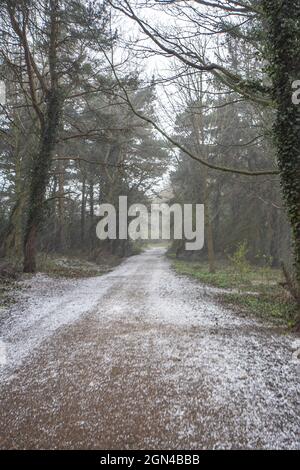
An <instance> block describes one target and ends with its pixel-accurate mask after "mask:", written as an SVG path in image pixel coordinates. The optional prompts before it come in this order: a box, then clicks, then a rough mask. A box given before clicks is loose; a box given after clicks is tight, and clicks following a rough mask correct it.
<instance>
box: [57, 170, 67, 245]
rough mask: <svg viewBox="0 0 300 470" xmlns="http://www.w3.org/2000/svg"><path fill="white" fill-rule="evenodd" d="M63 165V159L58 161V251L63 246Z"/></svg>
mask: <svg viewBox="0 0 300 470" xmlns="http://www.w3.org/2000/svg"><path fill="white" fill-rule="evenodd" d="M64 191H65V166H64V163H63V161H60V162H58V230H57V247H58V250H59V251H61V252H62V251H64V248H65V221H64V218H65V204H64Z"/></svg>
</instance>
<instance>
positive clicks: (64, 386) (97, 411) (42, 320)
mask: <svg viewBox="0 0 300 470" xmlns="http://www.w3.org/2000/svg"><path fill="white" fill-rule="evenodd" d="M28 283H29V284H30V285H31V288H30V289H26V290H24V292H23V293H21V294H20V296H19V300H18V302H17V304H16V305H15V306H14V307H13V308H12V309H11V310H10V312H8V313H7V312H6V314H5V315H3V314H2V318H0V337H1V338H2V340H3V341H4V344H5V345H6V348H7V358H8V363H7V364H6V365H2V366H1V365H0V380H1V382H0V400H1V418H0V447H1V448H66V449H68V448H98V449H104V448H108V449H138V448H143V449H206V448H210V449H224V448H225V449H231V448H269V449H271V448H280V449H284V448H290V449H299V448H300V439H299V436H300V418H299V410H300V407H299V404H300V400H299V398H300V397H299V392H300V390H299V378H300V377H299V367H300V366H299V363H297V361H296V362H295V361H293V342H294V341H295V338H293V337H292V336H290V335H285V336H284V335H281V334H279V333H278V332H277V331H276V330H275V329H274V328H273V327H271V326H270V327H267V326H262V325H261V324H259V323H257V322H256V321H254V320H252V319H246V318H243V317H240V316H237V315H236V314H233V313H232V312H230V311H228V310H225V309H223V308H221V307H220V306H219V305H218V304H217V303H216V301H215V300H214V294H213V292H211V291H210V289H209V288H206V287H204V286H202V285H201V284H199V283H197V282H195V281H192V280H190V279H188V278H186V277H181V276H178V275H177V274H175V273H174V272H173V271H172V269H171V268H170V263H169V261H168V260H167V259H166V258H165V256H164V252H163V250H160V249H152V250H148V251H147V252H145V253H144V254H142V255H139V256H135V257H132V258H130V259H128V260H126V261H125V262H124V263H123V264H122V265H120V266H119V267H117V268H116V269H115V270H114V271H113V272H111V273H109V274H106V275H104V276H102V277H96V278H90V279H84V280H76V281H71V280H54V279H50V278H48V277H46V276H41V275H38V276H36V277H34V278H33V280H32V281H30V282H28Z"/></svg>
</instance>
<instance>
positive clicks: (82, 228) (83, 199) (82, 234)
mask: <svg viewBox="0 0 300 470" xmlns="http://www.w3.org/2000/svg"><path fill="white" fill-rule="evenodd" d="M85 193H86V183H85V177H84V178H83V181H82V189H81V223H80V241H81V248H83V246H84V240H85V207H86V195H85Z"/></svg>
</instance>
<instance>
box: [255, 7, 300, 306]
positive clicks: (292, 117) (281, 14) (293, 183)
mask: <svg viewBox="0 0 300 470" xmlns="http://www.w3.org/2000/svg"><path fill="white" fill-rule="evenodd" d="M263 7H264V10H265V13H266V17H267V19H268V22H269V41H270V53H271V54H270V77H271V79H272V83H273V97H274V101H275V104H276V111H277V114H276V122H275V125H274V134H275V139H276V148H277V160H278V166H279V170H280V178H281V187H282V192H283V196H284V200H285V203H286V207H287V212H288V215H289V220H290V223H291V227H292V232H293V241H294V254H295V256H294V265H295V277H296V284H297V291H298V302H299V303H300V297H299V292H300V104H293V102H292V93H293V88H292V84H293V82H294V81H296V80H299V79H300V54H299V44H300V23H299V17H300V2H299V0H290V1H289V2H284V1H281V0H264V1H263Z"/></svg>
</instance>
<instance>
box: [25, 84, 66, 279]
mask: <svg viewBox="0 0 300 470" xmlns="http://www.w3.org/2000/svg"><path fill="white" fill-rule="evenodd" d="M60 106H61V103H60V100H59V95H58V93H57V92H55V91H52V92H49V96H48V100H47V113H46V120H45V126H44V129H42V136H41V142H40V150H39V152H38V155H37V157H36V159H35V161H34V165H33V168H32V171H31V181H30V187H29V201H28V204H29V213H28V219H27V225H26V231H25V239H24V272H26V273H33V272H35V270H36V242H37V240H36V238H37V232H38V229H39V227H40V225H41V222H42V216H43V204H44V198H45V193H46V188H47V184H48V181H49V172H50V168H51V157H52V152H53V150H54V147H55V141H56V137H57V130H58V125H59V114H60Z"/></svg>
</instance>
